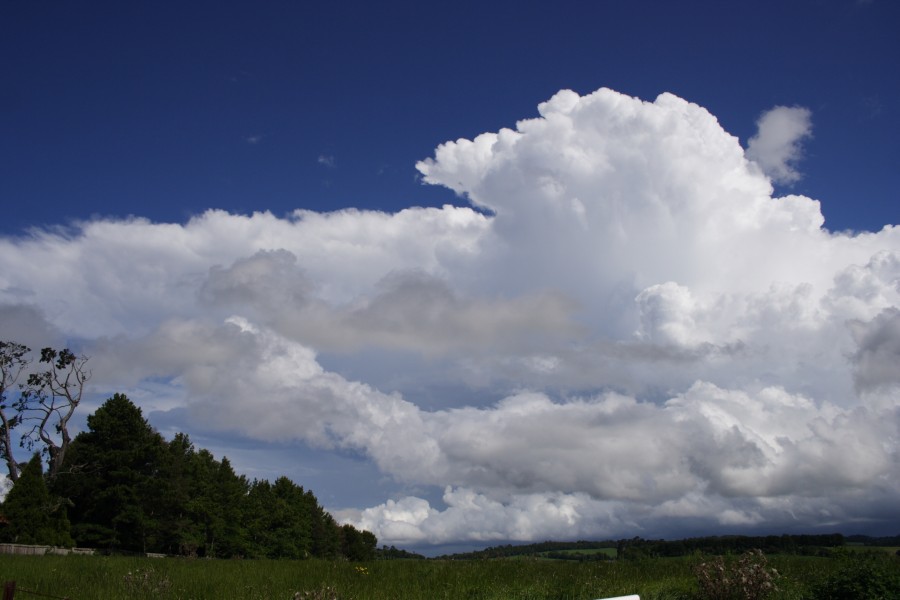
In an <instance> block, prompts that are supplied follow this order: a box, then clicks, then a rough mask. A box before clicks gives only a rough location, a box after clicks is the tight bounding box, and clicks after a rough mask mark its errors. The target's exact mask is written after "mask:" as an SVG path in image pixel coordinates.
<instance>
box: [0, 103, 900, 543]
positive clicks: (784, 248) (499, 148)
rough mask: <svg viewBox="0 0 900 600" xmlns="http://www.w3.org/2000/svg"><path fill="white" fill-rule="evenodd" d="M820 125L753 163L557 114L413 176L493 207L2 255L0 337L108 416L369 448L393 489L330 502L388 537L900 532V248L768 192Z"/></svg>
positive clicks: (243, 224)
mask: <svg viewBox="0 0 900 600" xmlns="http://www.w3.org/2000/svg"><path fill="white" fill-rule="evenodd" d="M810 122H811V116H810V113H809V111H808V110H806V109H798V108H784V107H776V108H775V109H773V110H772V111H770V112H768V113H766V114H765V115H764V116H763V118H762V119H761V120H760V122H759V127H760V131H759V134H758V135H757V136H756V137H755V138H753V139H752V140H751V141H750V144H749V147H748V149H747V150H746V151H744V149H743V148H742V147H741V145H740V143H739V142H738V140H737V139H736V138H735V137H734V136H732V135H730V134H728V133H727V132H725V131H724V130H723V129H722V128H721V126H720V125H719V123H718V122H717V121H716V119H715V117H713V116H712V115H711V114H709V113H708V112H707V111H706V110H704V109H703V108H702V107H699V106H697V105H695V104H691V103H689V102H687V101H685V100H682V99H680V98H678V97H675V96H673V95H671V94H663V95H661V96H660V97H659V98H657V99H656V101H654V102H644V101H641V100H639V99H636V98H631V97H628V96H625V95H622V94H619V93H617V92H614V91H612V90H606V89H603V90H599V91H597V92H595V93H593V94H590V95H587V96H579V95H577V94H575V93H574V92H570V91H562V92H559V93H558V94H556V95H555V96H554V97H553V98H551V99H550V100H548V101H547V102H545V103H543V104H541V105H540V106H539V116H538V117H536V118H533V119H528V120H524V121H520V122H519V123H518V124H517V126H516V128H515V129H514V130H512V129H503V130H500V131H498V132H496V133H485V134H483V135H481V136H478V137H477V138H475V139H473V140H465V139H460V140H456V141H451V142H447V143H445V144H442V145H441V146H439V147H438V148H437V150H436V151H435V154H434V156H433V157H432V158H429V159H426V160H423V161H421V162H420V163H419V164H418V165H417V168H418V170H419V172H420V173H421V175H422V178H423V181H424V182H425V183H428V184H434V185H442V186H445V187H448V188H450V189H452V190H453V191H454V192H456V193H457V194H459V195H460V196H462V197H464V198H466V199H467V200H469V201H470V202H471V203H472V204H473V205H474V206H475V207H476V208H478V209H481V210H473V209H470V208H464V207H453V206H445V207H443V208H440V209H436V208H427V209H426V208H410V209H407V210H404V211H401V212H399V213H396V214H385V213H378V212H370V211H353V210H347V211H340V212H335V213H324V214H320V213H313V212H309V211H297V212H295V213H294V214H291V215H288V216H286V217H284V218H281V217H277V216H275V215H271V214H268V213H257V214H254V215H250V216H246V215H232V214H227V213H224V212H219V211H209V212H207V213H204V214H202V215H198V216H196V217H195V218H193V219H192V220H190V221H189V222H187V223H184V224H159V223H151V222H147V221H144V220H141V219H133V220H129V221H110V220H101V221H90V222H84V223H81V224H76V225H74V226H73V227H71V228H70V229H65V230H58V229H46V230H42V231H35V232H31V233H29V234H28V235H25V236H23V237H18V238H4V239H0V302H2V310H0V320H2V327H3V331H10V332H13V331H14V332H15V333H16V336H17V337H21V338H22V339H21V341H23V342H25V343H29V344H32V345H36V346H37V345H40V343H41V342H39V341H36V340H37V339H38V338H40V339H42V340H43V339H48V338H49V337H53V336H57V338H58V339H68V340H75V341H78V342H79V344H81V345H82V346H83V348H84V351H85V352H86V353H88V354H90V355H91V356H92V359H91V364H92V367H93V369H94V373H95V377H94V380H93V382H94V384H95V385H96V389H97V392H98V393H101V392H104V391H106V390H116V391H119V390H124V391H126V392H127V391H129V390H140V389H146V387H147V385H148V382H153V386H154V389H156V390H158V391H160V394H161V396H162V397H164V399H165V401H164V402H163V401H162V400H158V401H157V404H156V405H155V406H156V407H157V409H158V410H176V409H177V411H182V412H183V413H184V414H188V415H190V416H191V418H192V420H196V422H203V423H204V424H206V426H208V427H212V428H214V429H216V430H218V431H220V432H222V433H223V434H226V433H232V432H233V433H237V434H239V435H241V436H244V437H248V438H252V439H257V440H260V441H263V442H269V441H271V442H284V441H299V442H303V443H306V444H308V445H310V446H311V447H313V448H318V449H320V450H321V451H323V452H328V451H335V452H351V453H354V454H358V455H360V456H363V457H365V458H366V460H368V461H370V463H371V465H372V466H373V468H375V469H377V470H378V471H379V472H380V473H381V474H383V475H384V476H386V477H389V478H391V479H392V480H393V481H395V482H396V486H397V487H396V489H397V495H396V496H395V497H393V498H385V501H384V503H382V504H380V505H377V506H369V507H367V506H359V505H356V504H354V501H353V498H340V499H336V500H335V502H334V504H335V506H334V507H333V508H337V509H340V510H339V511H338V514H339V515H340V516H341V517H342V518H343V519H345V520H347V521H349V522H353V523H354V524H356V525H359V526H362V527H365V528H368V529H371V530H372V531H374V532H375V533H376V535H377V536H378V537H379V540H380V543H388V544H391V543H398V544H441V543H450V542H459V541H479V542H482V541H492V540H534V539H548V538H558V539H559V538H576V537H581V538H583V537H591V536H597V537H607V536H609V537H615V536H619V535H635V534H639V533H649V534H651V535H654V536H663V535H667V534H677V533H679V532H695V533H696V532H702V531H723V530H725V531H733V530H735V528H753V527H767V528H770V529H806V530H809V529H819V528H823V527H824V528H828V527H846V526H848V525H849V524H854V523H876V524H877V523H884V522H887V521H890V523H891V526H895V525H896V524H897V522H896V514H895V509H893V508H891V507H894V506H896V504H897V502H898V501H900V486H898V484H897V483H896V482H897V481H900V472H898V465H900V460H898V459H900V456H898V434H900V378H898V377H897V375H896V371H897V369H896V365H897V360H898V356H900V350H898V349H900V325H898V324H900V318H898V314H900V230H898V229H897V228H896V227H893V226H891V225H887V226H885V228H884V229H882V230H881V231H879V232H873V233H862V234H859V235H854V236H851V235H846V234H839V233H833V232H830V231H829V230H828V229H827V228H826V227H825V220H824V217H823V215H822V210H821V207H820V204H819V202H818V201H816V200H814V199H811V198H807V197H803V196H796V195H790V196H785V197H774V196H773V182H775V183H790V182H791V181H795V180H796V178H797V177H798V171H797V170H796V168H797V160H798V159H799V158H800V157H801V154H800V152H799V145H798V144H799V142H801V141H803V140H804V139H806V138H808V136H809V133H810ZM826 209H827V204H826ZM826 212H827V211H826ZM23 316H24V317H27V319H28V320H29V321H28V322H29V323H32V326H29V327H28V328H23V327H21V326H20V323H21V319H22V318H23ZM16 327H18V328H17V329H16ZM32 332H33V333H32ZM29 336H33V337H34V339H29ZM374 355H377V356H378V358H379V360H382V361H384V362H385V364H390V365H391V369H390V370H389V371H385V370H383V369H374V368H366V365H365V363H366V362H367V361H368V360H369V359H368V358H367V357H371V356H374ZM426 398H427V402H426ZM147 401H148V402H153V400H152V399H148V400H147ZM185 409H187V410H186V411H185ZM189 425H190V423H186V425H185V427H186V428H188V427H189ZM300 483H303V482H300ZM409 490H421V491H420V492H419V493H415V492H413V493H410V492H409Z"/></svg>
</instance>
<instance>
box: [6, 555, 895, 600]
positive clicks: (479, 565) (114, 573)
mask: <svg viewBox="0 0 900 600" xmlns="http://www.w3.org/2000/svg"><path fill="white" fill-rule="evenodd" d="M698 560H699V559H698V558H671V559H664V558H658V559H648V560H642V561H633V562H622V561H609V562H607V561H603V562H582V563H579V562H574V561H548V560H520V561H505V560H484V561H437V560H429V561H424V560H411V561H403V560H397V561H377V562H371V563H349V562H327V561H318V560H309V561H266V560H259V561H256V560H253V561H251V560H246V561H241V560H231V561H226V560H221V561H216V560H186V559H174V558H167V559H149V558H126V557H94V556H14V555H2V556H0V581H3V582H5V581H15V582H16V584H17V589H18V590H19V591H18V592H17V593H16V600H30V599H32V598H38V597H39V596H34V595H32V594H26V593H25V591H26V590H27V591H30V592H38V593H40V594H49V595H52V596H57V597H65V598H69V599H70V600H125V599H135V600H140V599H145V598H146V599H153V600H159V599H180V600H189V599H190V600H205V599H209V600H229V599H242V600H292V599H293V598H294V597H295V594H296V593H297V592H300V593H301V596H300V597H302V598H304V599H315V600H335V599H340V600H369V599H371V600H407V599H408V600H419V599H422V600H424V599H429V600H433V599H448V600H449V599H453V600H507V599H510V600H512V599H516V600H589V599H593V598H603V597H608V596H618V595H625V594H640V596H641V599H642V600H666V599H668V600H675V599H687V598H691V597H692V595H693V594H694V593H695V592H696V590H697V586H696V582H695V579H694V576H693V575H692V571H691V568H692V566H693V565H695V564H696V563H697V562H698ZM846 560H849V559H845V560H843V561H842V560H836V559H829V558H814V557H798V556H781V557H772V558H770V565H771V566H774V567H775V568H777V569H778V571H779V572H780V573H782V575H783V577H782V578H781V580H780V583H779V587H780V590H779V592H778V593H777V594H776V595H775V596H773V598H775V599H797V600H799V599H801V598H808V591H809V588H810V586H811V585H812V583H814V582H815V581H818V580H820V579H821V578H822V577H824V576H827V575H828V574H829V573H830V572H833V571H835V570H836V569H837V568H839V566H840V564H841V563H842V562H846ZM885 560H888V559H885ZM892 565H893V566H892V568H898V569H900V567H898V566H897V565H898V563H897V561H896V560H894V561H892ZM326 587H327V588H330V590H331V592H330V593H327V594H326V593H318V592H321V591H322V590H323V589H324V588H326ZM304 592H306V593H308V594H307V595H306V596H303V595H302V593H304Z"/></svg>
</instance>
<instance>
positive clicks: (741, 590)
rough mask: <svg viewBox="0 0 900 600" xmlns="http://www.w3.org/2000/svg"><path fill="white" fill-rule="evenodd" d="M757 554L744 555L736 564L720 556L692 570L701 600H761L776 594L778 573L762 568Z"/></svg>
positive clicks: (760, 554)
mask: <svg viewBox="0 0 900 600" xmlns="http://www.w3.org/2000/svg"><path fill="white" fill-rule="evenodd" d="M766 565H767V563H766V557H765V555H764V554H763V553H762V551H761V550H751V551H749V552H745V553H744V554H742V555H741V557H740V558H739V559H738V560H737V561H736V562H734V561H732V562H730V563H728V562H726V561H725V559H724V558H722V557H721V556H717V557H715V558H713V559H712V560H710V561H706V562H702V563H700V564H699V565H697V566H696V567H694V575H696V576H697V584H698V585H699V587H700V593H699V598H700V599H701V600H762V599H763V598H767V597H768V596H769V595H771V594H772V593H773V592H775V591H777V589H778V588H777V587H776V586H775V580H776V579H777V578H778V571H776V570H775V569H772V568H769V567H767V566H766Z"/></svg>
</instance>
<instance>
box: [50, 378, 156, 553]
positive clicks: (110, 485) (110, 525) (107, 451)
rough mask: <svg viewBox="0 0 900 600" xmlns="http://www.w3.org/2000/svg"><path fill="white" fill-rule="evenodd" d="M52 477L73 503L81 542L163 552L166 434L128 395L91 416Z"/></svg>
mask: <svg viewBox="0 0 900 600" xmlns="http://www.w3.org/2000/svg"><path fill="white" fill-rule="evenodd" d="M87 425H88V430H87V431H85V432H82V433H80V434H78V436H77V437H76V438H75V440H74V441H73V442H72V444H71V447H70V448H69V452H68V454H67V455H66V462H65V463H64V465H65V468H64V469H62V470H61V471H60V472H59V474H58V476H57V477H56V478H55V479H54V480H53V485H54V491H55V492H57V493H58V494H59V495H60V496H62V497H65V498H68V499H69V500H70V501H71V502H72V510H71V512H70V516H71V519H72V532H73V535H74V537H75V539H76V540H78V543H79V544H80V545H86V546H92V547H96V548H106V549H111V550H127V551H140V552H147V551H158V549H159V548H160V546H161V545H162V539H161V536H160V532H159V525H160V521H159V519H160V517H161V516H162V514H161V512H162V511H161V508H162V507H161V499H162V496H163V495H164V492H165V488H164V487H163V486H162V485H161V484H160V479H159V470H160V466H161V464H162V458H163V455H164V453H165V449H166V448H165V444H164V442H163V439H162V437H161V436H160V435H159V434H158V433H157V432H156V431H154V430H153V428H152V427H150V424H149V423H148V422H147V421H146V420H145V419H144V417H143V415H142V414H141V409H140V408H138V407H137V406H135V405H134V404H133V403H132V402H131V401H130V400H129V399H128V398H127V397H126V396H124V395H122V394H115V395H114V396H113V397H112V398H110V399H108V400H107V401H106V402H105V403H104V404H103V405H102V406H101V407H100V408H98V409H97V411H96V412H95V413H94V414H93V415H91V416H89V417H88V419H87Z"/></svg>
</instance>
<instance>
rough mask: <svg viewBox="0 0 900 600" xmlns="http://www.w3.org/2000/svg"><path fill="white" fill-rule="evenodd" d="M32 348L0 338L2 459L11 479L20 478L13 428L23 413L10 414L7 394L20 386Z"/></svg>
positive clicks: (0, 446)
mask: <svg viewBox="0 0 900 600" xmlns="http://www.w3.org/2000/svg"><path fill="white" fill-rule="evenodd" d="M29 352H31V348H29V347H28V346H25V345H23V344H19V343H17V342H5V341H2V340H0V460H3V461H4V462H5V463H6V468H7V470H8V471H9V479H10V480H11V481H16V480H18V479H19V463H18V462H17V461H16V459H15V457H14V456H13V441H12V430H13V429H15V427H16V425H18V424H19V423H20V422H21V414H20V413H19V412H18V411H16V412H15V413H14V414H12V415H10V414H9V413H8V410H9V409H10V408H11V405H10V404H9V398H8V397H7V394H8V393H10V392H11V391H12V390H13V389H15V388H16V387H17V386H18V382H19V377H21V375H22V373H23V372H24V371H25V369H26V368H27V367H28V365H29V364H30V363H31V360H30V359H28V358H27V354H28V353H29Z"/></svg>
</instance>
